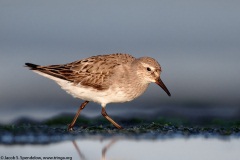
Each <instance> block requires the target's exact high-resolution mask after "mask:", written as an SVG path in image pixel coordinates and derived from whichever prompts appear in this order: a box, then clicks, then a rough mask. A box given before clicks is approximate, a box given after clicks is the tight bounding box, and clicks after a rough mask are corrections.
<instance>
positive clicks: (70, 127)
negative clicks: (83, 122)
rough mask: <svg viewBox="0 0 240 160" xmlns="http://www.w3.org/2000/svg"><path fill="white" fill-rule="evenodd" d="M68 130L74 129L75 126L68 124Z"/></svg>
mask: <svg viewBox="0 0 240 160" xmlns="http://www.w3.org/2000/svg"><path fill="white" fill-rule="evenodd" d="M67 130H68V131H69V132H71V131H73V126H71V125H70V124H68V128H67Z"/></svg>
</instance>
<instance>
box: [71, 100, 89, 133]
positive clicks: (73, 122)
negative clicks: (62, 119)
mask: <svg viewBox="0 0 240 160" xmlns="http://www.w3.org/2000/svg"><path fill="white" fill-rule="evenodd" d="M88 102H89V101H85V102H83V103H82V104H81V106H80V107H79V109H78V111H77V113H76V115H75V117H74V118H73V120H72V122H71V124H69V125H68V131H72V130H73V126H74V124H75V122H76V120H77V118H78V116H79V114H80V113H81V110H83V108H84V107H85V106H86V105H87V104H88Z"/></svg>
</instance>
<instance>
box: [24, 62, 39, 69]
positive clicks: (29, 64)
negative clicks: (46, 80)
mask: <svg viewBox="0 0 240 160" xmlns="http://www.w3.org/2000/svg"><path fill="white" fill-rule="evenodd" d="M25 67H28V68H29V69H30V70H37V69H38V67H39V65H36V64H32V63H25Z"/></svg>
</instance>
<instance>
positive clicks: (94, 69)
mask: <svg viewBox="0 0 240 160" xmlns="http://www.w3.org/2000/svg"><path fill="white" fill-rule="evenodd" d="M26 66H28V67H29V68H30V69H31V70H33V71H35V72H36V73H38V74H40V75H42V76H45V77H47V78H50V79H52V80H54V81H56V82H57V83H58V84H59V85H60V86H61V87H62V88H63V89H64V90H66V91H67V92H68V93H70V94H71V95H73V96H74V97H77V98H80V99H83V100H85V102H84V103H83V104H82V105H81V106H80V108H79V110H78V112H77V114H76V116H75V118H74V120H73V121H72V123H71V124H70V125H69V127H68V129H69V130H71V129H72V127H73V125H74V123H75V121H76V119H77V117H78V115H79V114H80V112H81V110H82V109H83V108H84V107H85V106H86V105H87V104H88V102H89V101H93V102H96V103H99V104H101V106H102V115H103V116H104V117H105V118H106V119H108V120H109V121H110V122H111V123H112V124H113V125H114V126H116V127H117V128H119V129H120V128H122V127H121V126H120V125H118V124H117V123H116V122H114V121H113V120H112V119H111V118H110V117H109V116H108V114H107V112H106V110H105V106H106V104H108V103H119V102H126V101H131V100H133V99H135V98H136V97H138V96H140V95H141V94H142V93H143V92H144V91H145V90H146V89H147V87H148V85H149V84H150V83H152V82H154V83H156V84H158V85H159V86H160V87H161V88H162V89H163V90H164V91H165V92H166V93H167V94H168V95H169V96H170V92H169V91H168V89H167V87H166V86H165V85H164V83H163V82H162V81H161V79H160V74H161V72H162V69H161V66H160V65H159V63H158V62H157V61H156V60H155V59H153V58H151V57H141V58H135V57H133V56H131V55H129V54H121V53H117V54H109V55H98V56H92V57H89V58H86V59H82V60H78V61H75V62H72V63H68V64H63V65H49V66H39V65H35V64H31V63H26Z"/></svg>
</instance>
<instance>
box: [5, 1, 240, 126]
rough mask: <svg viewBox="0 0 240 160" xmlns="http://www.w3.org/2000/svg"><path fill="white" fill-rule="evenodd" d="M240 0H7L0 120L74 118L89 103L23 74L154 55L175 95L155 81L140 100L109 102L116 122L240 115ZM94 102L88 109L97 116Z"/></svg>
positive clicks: (48, 83)
mask: <svg viewBox="0 0 240 160" xmlns="http://www.w3.org/2000/svg"><path fill="white" fill-rule="evenodd" d="M239 15H240V1H238V0H231V1H224V0H208V1H207V0H202V1H190V0H182V1H178V0H173V1H158V0H151V1H144V0H131V1H129V0H128V1H127V0H122V1H109V0H101V1H99V0H91V1H87V0H82V1H81V0H80V1H78V0H71V1H63V0H51V1H47V0H41V1H31V0H22V1H17V0H12V1H9V0H1V1H0V123H10V122H12V121H14V120H16V119H18V118H21V117H29V118H33V119H36V120H43V119H46V118H50V117H52V116H56V115H58V114H61V113H75V112H76V111H77V109H78V107H79V105H80V104H81V103H82V102H83V101H82V100H79V99H74V98H72V97H71V96H70V95H68V94H67V93H65V91H63V90H61V88H60V87H59V86H58V85H57V84H55V83H54V82H53V81H51V80H49V79H46V78H44V77H42V76H39V75H37V74H35V73H33V72H32V71H29V70H28V69H27V68H25V67H24V63H25V62H31V63H36V64H40V65H49V64H64V63H69V62H72V61H75V60H79V59H82V58H87V57H90V56H93V55H100V54H110V53H129V54H132V55H133V56H135V57H141V56H150V57H153V58H155V59H156V60H157V61H158V62H159V63H160V64H161V66H162V68H163V73H162V75H161V78H162V80H163V81H164V83H165V85H166V86H167V87H168V89H169V91H170V92H171V94H172V97H168V96H167V94H166V93H165V92H164V91H163V90H162V89H161V88H159V87H157V85H155V84H151V85H150V87H149V88H148V90H147V91H146V92H145V93H144V94H143V95H142V96H141V97H139V98H138V99H136V100H134V101H132V102H128V103H124V104H109V105H108V106H107V111H108V113H109V115H114V116H119V117H121V116H122V117H127V116H128V117H131V116H132V115H134V116H136V115H139V116H146V117H152V116H170V117H171V116H173V117H187V118H189V119H193V118H199V119H201V118H206V117H218V118H227V119H236V118H238V119H239V117H240V18H239ZM100 111H101V107H100V105H98V104H95V103H90V104H89V105H88V106H87V107H86V108H85V109H84V111H83V112H82V114H83V115H85V116H88V117H94V116H100V115H101V114H100Z"/></svg>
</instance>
